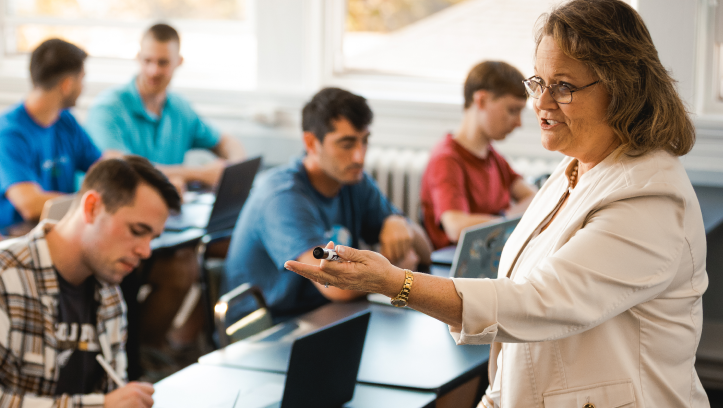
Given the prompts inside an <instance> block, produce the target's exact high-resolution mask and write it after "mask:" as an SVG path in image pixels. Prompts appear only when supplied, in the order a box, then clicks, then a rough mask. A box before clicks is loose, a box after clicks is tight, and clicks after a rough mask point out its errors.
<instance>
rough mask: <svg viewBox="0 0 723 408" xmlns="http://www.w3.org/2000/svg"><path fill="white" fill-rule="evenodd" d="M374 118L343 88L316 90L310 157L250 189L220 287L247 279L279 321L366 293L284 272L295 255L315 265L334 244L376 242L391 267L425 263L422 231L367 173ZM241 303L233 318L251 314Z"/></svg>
mask: <svg viewBox="0 0 723 408" xmlns="http://www.w3.org/2000/svg"><path fill="white" fill-rule="evenodd" d="M371 121H372V112H371V110H370V109H369V106H368V105H367V103H366V100H365V99H364V98H362V97H361V96H357V95H354V94H352V93H350V92H347V91H344V90H342V89H338V88H326V89H323V90H321V91H320V92H319V93H317V94H316V95H315V96H314V97H313V98H312V99H311V101H310V102H309V103H307V104H306V106H305V107H304V110H303V112H302V128H303V130H304V135H303V139H304V147H305V150H306V155H305V156H304V157H302V158H300V159H297V160H294V161H293V162H292V163H290V164H289V165H287V166H283V167H279V168H276V169H273V170H271V171H269V172H268V173H267V174H265V175H264V176H263V177H262V178H261V179H260V180H259V181H258V182H257V183H256V184H255V186H254V189H253V190H252V192H251V195H250V196H249V198H248V200H247V202H246V204H245V205H244V208H243V210H242V211H241V214H240V216H239V220H238V222H237V224H236V228H235V229H234V232H233V237H232V239H231V244H230V247H229V252H228V253H229V255H228V259H227V262H226V282H225V285H224V286H225V287H224V289H226V290H231V289H233V288H235V287H237V286H238V285H240V284H243V283H246V282H249V283H251V284H253V285H256V286H258V287H259V288H261V290H262V291H263V293H264V296H265V298H266V301H267V303H268V305H269V306H270V310H271V313H272V315H273V317H274V319H277V320H279V319H284V318H287V317H290V316H294V315H298V314H300V313H303V312H306V311H309V310H311V309H313V308H315V307H318V306H320V305H322V304H324V303H327V302H329V301H346V300H352V299H355V298H357V297H360V296H363V295H364V293H362V292H355V291H347V290H341V289H338V288H334V287H328V288H327V287H324V286H323V285H318V284H316V283H314V282H312V281H309V280H307V279H305V278H303V277H301V276H299V275H297V274H295V273H293V272H290V271H288V270H286V269H285V268H284V262H286V261H287V260H289V259H296V260H298V261H300V262H304V263H317V264H318V263H319V260H316V259H314V257H313V255H312V250H313V249H314V247H317V246H324V245H325V244H326V243H327V242H329V241H334V242H335V243H337V244H342V245H349V246H353V247H357V248H358V247H359V243H360V241H362V240H363V241H364V243H366V244H368V245H375V244H380V251H381V253H382V254H384V255H385V256H386V257H387V258H389V259H390V260H391V261H392V262H394V263H397V264H402V265H407V266H406V267H408V268H414V266H416V263H417V261H418V260H421V261H422V262H425V263H428V262H429V254H430V246H429V244H428V241H427V240H426V237H425V235H424V232H423V231H422V230H421V228H419V227H418V226H416V225H414V224H412V223H410V222H409V221H408V220H407V219H406V218H405V217H403V216H402V215H401V214H400V212H399V210H397V209H396V208H395V207H394V206H393V205H392V204H391V203H390V202H389V201H387V199H386V198H385V197H384V195H383V194H382V193H381V191H379V189H378V188H377V186H376V184H375V183H374V181H373V180H372V179H371V177H369V175H367V174H366V173H364V156H365V154H366V149H367V142H368V139H369V130H368V126H369V124H370V123H371ZM253 308H254V305H253V302H251V301H247V302H245V303H244V302H240V303H239V304H238V305H237V307H234V308H232V310H231V311H230V313H229V317H230V318H231V319H235V318H239V317H241V316H243V315H244V314H246V313H248V312H250V311H251V310H253Z"/></svg>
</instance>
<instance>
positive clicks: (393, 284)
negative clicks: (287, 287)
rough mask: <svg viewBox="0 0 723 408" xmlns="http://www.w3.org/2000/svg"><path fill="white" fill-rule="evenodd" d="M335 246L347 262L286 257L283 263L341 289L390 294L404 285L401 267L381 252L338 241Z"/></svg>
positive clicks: (293, 269)
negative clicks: (340, 243) (312, 262)
mask: <svg viewBox="0 0 723 408" xmlns="http://www.w3.org/2000/svg"><path fill="white" fill-rule="evenodd" d="M326 248H328V249H332V248H335V247H334V243H333V242H329V243H328V244H327V245H326ZM335 250H336V253H337V255H339V257H340V258H342V259H343V260H344V261H346V262H336V261H321V265H319V266H316V265H309V264H305V263H301V262H297V261H287V262H286V263H285V264H284V266H285V267H286V269H288V270H290V271H293V272H296V273H298V274H299V275H301V276H304V277H306V278H308V279H310V280H312V281H314V282H318V283H320V284H322V285H325V284H327V283H328V284H329V285H331V286H335V287H337V288H340V289H350V290H358V291H362V292H370V293H381V294H383V295H386V296H389V297H394V296H396V295H397V293H398V292H399V288H401V287H402V286H403V285H404V271H403V270H402V269H399V268H397V267H396V266H394V265H392V264H391V263H389V260H387V258H385V257H384V256H382V255H381V254H378V253H376V252H372V251H360V250H357V249H354V248H350V247H347V246H343V245H337V246H336V248H335Z"/></svg>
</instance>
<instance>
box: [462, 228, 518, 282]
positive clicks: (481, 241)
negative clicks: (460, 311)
mask: <svg viewBox="0 0 723 408" xmlns="http://www.w3.org/2000/svg"><path fill="white" fill-rule="evenodd" d="M520 218H522V217H517V218H513V219H510V220H505V221H500V222H496V223H485V224H482V225H477V226H474V227H469V228H465V229H464V230H462V235H461V236H460V238H459V242H458V243H457V249H456V251H455V254H454V261H453V262H452V268H451V269H450V276H451V277H453V278H490V279H496V278H497V271H498V269H499V267H500V257H501V255H502V248H504V246H505V243H506V242H507V239H508V238H509V237H510V235H511V234H512V231H514V230H515V227H516V226H517V224H518V223H519V222H520Z"/></svg>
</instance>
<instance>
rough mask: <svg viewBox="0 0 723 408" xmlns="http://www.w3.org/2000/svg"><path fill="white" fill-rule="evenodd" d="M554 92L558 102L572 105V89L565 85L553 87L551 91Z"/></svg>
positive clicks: (553, 94)
mask: <svg viewBox="0 0 723 408" xmlns="http://www.w3.org/2000/svg"><path fill="white" fill-rule="evenodd" d="M550 90H551V91H552V97H553V98H554V99H555V100H556V101H557V102H558V103H570V102H572V92H571V91H570V88H568V87H567V86H565V85H557V84H555V85H552V87H551V89H550Z"/></svg>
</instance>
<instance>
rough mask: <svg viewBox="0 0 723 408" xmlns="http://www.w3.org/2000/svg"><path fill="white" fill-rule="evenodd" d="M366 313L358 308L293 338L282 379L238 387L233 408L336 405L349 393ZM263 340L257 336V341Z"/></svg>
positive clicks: (329, 407) (281, 346) (330, 407)
mask: <svg viewBox="0 0 723 408" xmlns="http://www.w3.org/2000/svg"><path fill="white" fill-rule="evenodd" d="M370 316H371V312H369V311H368V310H367V311H364V312H361V313H357V314H355V315H353V316H350V317H348V318H346V319H343V320H340V321H338V322H335V323H334V324H332V325H330V326H326V327H324V328H322V329H319V330H317V331H314V332H311V333H309V334H306V335H304V336H301V337H299V338H297V339H296V340H295V341H294V342H293V343H291V344H284V343H277V344H278V345H279V348H274V347H270V348H269V349H275V350H276V351H277V352H281V353H283V351H284V350H283V349H285V348H287V347H290V349H291V351H290V357H289V359H288V366H287V367H286V381H285V383H284V386H283V387H280V386H279V385H280V384H274V383H269V384H260V385H258V386H255V387H253V388H252V389H246V390H243V389H242V390H241V391H240V392H239V395H238V397H237V398H236V403H235V404H234V408H338V407H341V406H342V405H344V404H345V403H346V402H348V401H351V400H352V398H353V397H354V387H355V386H356V378H357V374H358V372H359V366H360V364H361V357H362V351H363V350H364V340H365V338H366V333H367V327H368V326H369V318H370ZM261 341H263V340H261Z"/></svg>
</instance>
